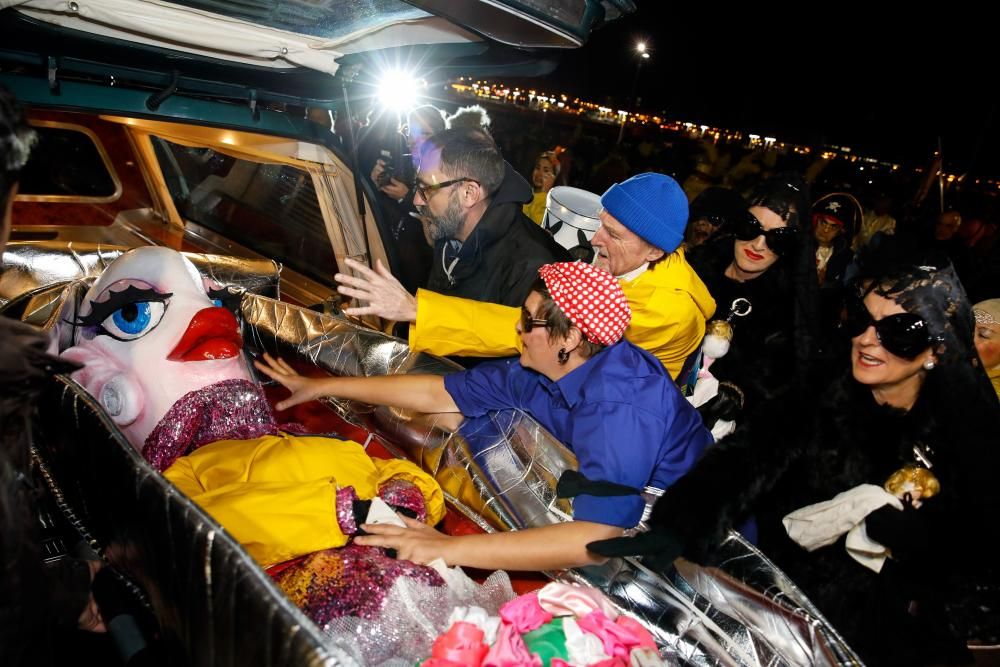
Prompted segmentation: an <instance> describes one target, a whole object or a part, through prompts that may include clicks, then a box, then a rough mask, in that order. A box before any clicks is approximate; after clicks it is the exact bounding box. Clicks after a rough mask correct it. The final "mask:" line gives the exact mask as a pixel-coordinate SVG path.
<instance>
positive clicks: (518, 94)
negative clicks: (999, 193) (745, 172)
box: [451, 42, 1000, 188]
mask: <svg viewBox="0 0 1000 667" xmlns="http://www.w3.org/2000/svg"><path fill="white" fill-rule="evenodd" d="M635 50H636V52H637V53H638V54H640V55H641V56H642V57H643V58H648V57H649V52H648V46H647V45H646V43H645V42H638V43H636V45H635ZM451 88H452V90H453V91H454V92H455V93H457V94H459V95H463V96H471V97H477V98H480V99H481V100H483V101H491V102H494V103H497V104H508V105H514V106H516V107H519V108H521V109H524V110H528V111H542V112H550V111H553V112H558V113H560V114H565V115H570V116H578V117H584V118H587V119H588V120H592V121H596V122H599V123H607V124H614V125H618V124H622V125H624V124H627V123H632V124H636V125H647V126H655V127H657V128H659V129H660V130H661V131H668V132H680V133H685V134H688V135H689V136H691V137H694V138H705V139H711V140H712V142H713V143H719V142H722V143H732V142H741V143H743V144H744V145H745V146H747V147H749V148H760V149H763V150H776V151H781V152H792V153H796V154H800V155H809V154H811V153H812V151H813V148H812V147H810V146H803V145H798V144H793V143H789V142H785V141H781V140H779V139H778V138H777V137H762V136H761V135H759V134H751V133H744V132H742V131H740V130H730V129H726V128H717V127H712V126H710V125H705V124H700V123H699V124H696V123H691V122H685V121H679V120H668V119H665V118H662V117H660V116H654V115H650V114H645V113H641V112H638V111H628V110H625V109H613V108H612V107H608V106H604V105H599V104H595V103H593V102H588V101H586V100H582V99H580V98H570V96H569V95H566V94H561V93H559V94H556V93H554V94H551V95H550V94H549V93H546V92H542V91H537V90H528V91H526V92H525V91H522V90H521V89H519V88H514V89H511V88H510V87H509V86H507V85H505V84H502V83H493V82H490V81H484V80H476V81H473V80H472V79H471V78H466V77H462V78H460V79H459V80H458V81H453V82H452V83H451ZM818 154H819V157H820V158H822V159H824V160H834V159H843V160H846V161H848V162H854V163H857V162H861V163H864V164H860V165H858V171H865V164H870V165H873V168H874V167H880V168H882V169H885V170H889V171H892V172H896V171H899V169H900V165H899V164H895V163H892V162H887V161H885V160H879V159H877V158H873V157H862V156H860V155H857V154H856V153H854V151H853V150H852V148H851V147H850V146H833V145H827V146H823V147H822V149H821V150H820V152H819V153H818ZM915 171H916V172H918V173H920V172H923V171H924V169H923V168H921V167H915ZM942 176H943V177H944V179H945V180H947V181H948V182H949V183H951V182H956V181H957V182H961V181H962V178H961V177H960V176H956V175H954V174H942ZM976 183H977V184H980V181H979V180H977V181H976ZM982 184H984V185H990V186H996V187H998V188H1000V181H998V180H992V179H989V180H987V179H983V180H982Z"/></svg>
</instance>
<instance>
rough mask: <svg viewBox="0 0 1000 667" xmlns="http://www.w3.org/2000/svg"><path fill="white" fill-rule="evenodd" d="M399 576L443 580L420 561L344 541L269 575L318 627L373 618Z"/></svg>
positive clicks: (434, 581)
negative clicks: (347, 618) (335, 621)
mask: <svg viewBox="0 0 1000 667" xmlns="http://www.w3.org/2000/svg"><path fill="white" fill-rule="evenodd" d="M400 577H408V578H410V579H414V580H416V581H417V582H420V583H422V584H425V585H427V586H433V587H440V586H444V579H442V578H441V575H439V574H438V573H437V572H435V571H434V570H433V569H431V568H429V567H427V566H425V565H417V564H416V563H413V562H411V561H408V560H396V559H395V558H389V557H388V556H386V555H385V553H384V552H383V551H382V549H379V548H378V547H363V546H360V545H357V544H348V545H347V546H344V547H340V548H339V549H326V550H324V551H317V552H316V553H314V554H310V555H309V556H307V557H306V558H304V559H303V560H302V561H300V562H298V563H296V564H294V565H292V566H291V567H289V568H287V569H285V570H283V571H282V572H280V573H279V574H278V575H276V576H275V581H276V582H277V584H278V587H279V588H280V589H281V590H282V591H284V593H285V595H287V596H288V598H289V599H290V600H291V601H292V602H294V603H295V605H296V606H297V607H298V608H299V609H301V610H302V611H303V612H305V614H306V616H308V617H309V618H311V619H312V620H313V622H314V623H316V624H317V625H318V626H320V627H323V626H325V625H326V624H327V623H329V622H330V621H331V620H333V619H336V618H342V617H344V616H357V617H360V618H365V619H375V618H377V617H378V615H379V612H380V611H381V609H382V603H383V602H384V600H385V596H386V595H387V594H388V592H389V589H390V588H391V587H392V584H393V582H395V581H396V580H397V579H399V578H400Z"/></svg>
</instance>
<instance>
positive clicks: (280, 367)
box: [253, 352, 323, 410]
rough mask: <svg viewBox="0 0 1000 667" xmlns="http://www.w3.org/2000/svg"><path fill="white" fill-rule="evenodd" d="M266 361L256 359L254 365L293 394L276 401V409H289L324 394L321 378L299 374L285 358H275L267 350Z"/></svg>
mask: <svg viewBox="0 0 1000 667" xmlns="http://www.w3.org/2000/svg"><path fill="white" fill-rule="evenodd" d="M264 362H266V363H262V362H261V361H254V362H253V365H254V366H256V367H257V370H259V371H260V372H261V373H263V374H264V375H266V376H268V377H269V378H271V379H272V380H274V381H275V382H277V383H279V384H280V385H282V386H283V387H285V388H286V389H288V390H289V391H290V392H292V395H291V396H289V397H288V398H286V399H285V400H283V401H279V402H278V403H276V404H275V406H274V407H275V409H277V410H287V409H288V408H290V407H292V406H295V405H298V404H300V403H308V402H309V401H314V400H316V399H317V398H319V397H320V396H322V395H323V394H322V392H321V391H320V383H321V380H317V379H316V378H307V377H305V376H303V375H299V374H298V373H297V372H296V371H295V369H294V368H292V367H291V366H289V365H288V363H287V362H286V361H285V360H284V359H280V358H278V359H275V358H274V357H272V356H271V355H269V354H268V353H266V352H265V353H264Z"/></svg>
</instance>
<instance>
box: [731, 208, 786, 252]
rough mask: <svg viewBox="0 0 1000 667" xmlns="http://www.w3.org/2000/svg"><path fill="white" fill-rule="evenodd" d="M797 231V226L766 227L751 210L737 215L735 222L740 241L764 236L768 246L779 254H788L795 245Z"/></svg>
mask: <svg viewBox="0 0 1000 667" xmlns="http://www.w3.org/2000/svg"><path fill="white" fill-rule="evenodd" d="M797 232H798V230H797V229H795V227H776V228H774V229H764V225H762V224H760V220H758V219H757V217H756V216H754V214H753V213H751V212H750V211H746V212H745V214H744V215H741V216H739V217H737V218H736V221H735V222H734V224H733V234H734V235H735V236H736V238H738V239H739V240H740V241H753V240H754V239H755V238H757V237H758V236H763V237H764V241H765V242H766V243H767V247H768V248H770V250H771V252H773V253H774V254H775V255H779V256H780V255H786V254H788V253H789V252H791V250H792V248H794V247H795V240H796V238H797Z"/></svg>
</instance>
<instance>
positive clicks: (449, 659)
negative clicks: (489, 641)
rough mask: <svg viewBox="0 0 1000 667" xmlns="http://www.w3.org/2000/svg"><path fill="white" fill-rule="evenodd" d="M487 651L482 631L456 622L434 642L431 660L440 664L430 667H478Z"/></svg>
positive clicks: (470, 624)
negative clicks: (452, 665) (458, 666)
mask: <svg viewBox="0 0 1000 667" xmlns="http://www.w3.org/2000/svg"><path fill="white" fill-rule="evenodd" d="M518 639H520V637H519V638H518ZM522 646H523V642H522ZM487 651H489V649H488V648H487V647H486V644H484V643H483V631H482V630H480V629H479V628H477V627H476V626H474V625H473V624H472V623H466V622H465V621H457V622H455V623H452V624H451V627H450V628H448V632H446V633H444V634H443V635H441V636H440V637H438V638H437V639H435V640H434V648H433V649H431V659H437V660H440V661H442V662H441V663H439V664H435V665H431V666H430V667H448V666H449V665H450V664H454V663H457V664H459V665H469V666H471V667H479V665H480V664H481V663H482V661H483V657H484V656H485V655H486V653H487ZM428 662H430V661H428ZM428 662H425V663H424V665H427V664H428Z"/></svg>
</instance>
